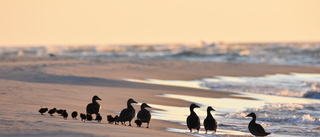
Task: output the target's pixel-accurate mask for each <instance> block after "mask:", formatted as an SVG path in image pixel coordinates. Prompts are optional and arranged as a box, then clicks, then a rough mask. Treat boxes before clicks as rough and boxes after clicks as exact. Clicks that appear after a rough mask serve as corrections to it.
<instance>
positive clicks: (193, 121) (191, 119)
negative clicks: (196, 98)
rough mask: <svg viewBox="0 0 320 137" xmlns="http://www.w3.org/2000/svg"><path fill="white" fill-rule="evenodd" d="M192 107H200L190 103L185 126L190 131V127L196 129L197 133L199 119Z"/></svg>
mask: <svg viewBox="0 0 320 137" xmlns="http://www.w3.org/2000/svg"><path fill="white" fill-rule="evenodd" d="M194 108H200V107H199V106H198V105H196V104H194V103H192V104H191V105H190V115H189V116H188V117H187V126H188V128H189V130H190V132H192V129H197V133H199V129H200V119H199V117H198V115H197V114H196V113H195V112H194V110H193V109H194Z"/></svg>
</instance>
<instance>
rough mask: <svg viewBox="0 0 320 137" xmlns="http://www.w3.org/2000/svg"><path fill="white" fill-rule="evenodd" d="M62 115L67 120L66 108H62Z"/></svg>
mask: <svg viewBox="0 0 320 137" xmlns="http://www.w3.org/2000/svg"><path fill="white" fill-rule="evenodd" d="M62 116H63V118H64V119H65V120H67V118H68V113H67V110H63V112H62Z"/></svg>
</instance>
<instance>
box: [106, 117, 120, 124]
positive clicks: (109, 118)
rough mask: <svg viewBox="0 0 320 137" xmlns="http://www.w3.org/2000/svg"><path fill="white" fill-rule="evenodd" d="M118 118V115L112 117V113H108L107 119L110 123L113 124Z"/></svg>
mask: <svg viewBox="0 0 320 137" xmlns="http://www.w3.org/2000/svg"><path fill="white" fill-rule="evenodd" d="M117 119H118V115H116V116H115V117H112V116H111V115H107V121H108V123H109V124H113V123H114V122H115V121H116V120H117Z"/></svg>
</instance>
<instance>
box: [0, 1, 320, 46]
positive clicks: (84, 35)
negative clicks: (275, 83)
mask: <svg viewBox="0 0 320 137" xmlns="http://www.w3.org/2000/svg"><path fill="white" fill-rule="evenodd" d="M319 5H320V0H54V1H52V0H0V46H6V45H57V44H60V45H68V44H72V45H82V44H122V43H189V42H193V43H197V42H200V41H207V42H216V41H226V42H252V41H254V42H271V41H272V42H274V41H320V8H319Z"/></svg>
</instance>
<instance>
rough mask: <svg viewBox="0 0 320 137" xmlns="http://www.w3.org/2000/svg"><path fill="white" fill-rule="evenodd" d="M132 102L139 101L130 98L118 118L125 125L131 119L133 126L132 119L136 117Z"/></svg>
mask: <svg viewBox="0 0 320 137" xmlns="http://www.w3.org/2000/svg"><path fill="white" fill-rule="evenodd" d="M131 103H138V102H136V101H134V100H133V99H132V98H130V99H128V101H127V108H125V109H123V110H122V111H121V112H120V116H119V118H118V120H117V121H118V122H121V123H122V124H124V125H125V123H126V121H129V126H131V120H132V119H133V118H134V116H135V114H136V112H135V110H134V108H133V107H132V105H131Z"/></svg>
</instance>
